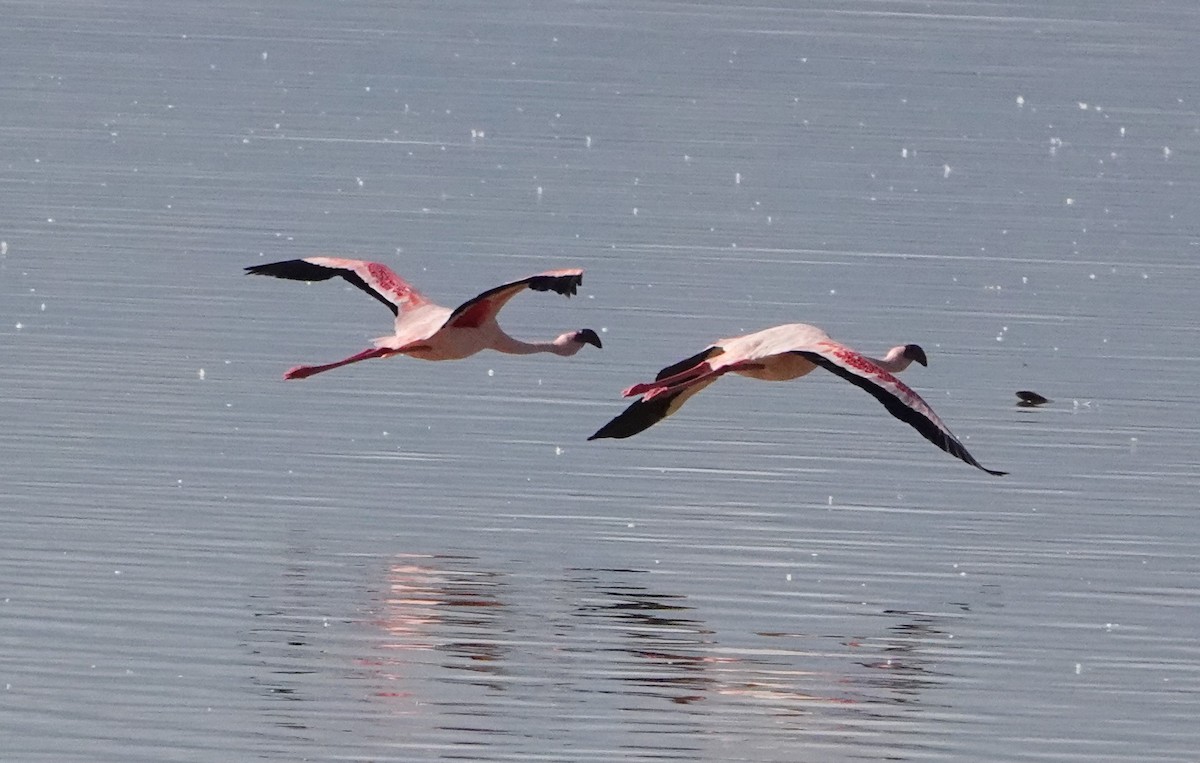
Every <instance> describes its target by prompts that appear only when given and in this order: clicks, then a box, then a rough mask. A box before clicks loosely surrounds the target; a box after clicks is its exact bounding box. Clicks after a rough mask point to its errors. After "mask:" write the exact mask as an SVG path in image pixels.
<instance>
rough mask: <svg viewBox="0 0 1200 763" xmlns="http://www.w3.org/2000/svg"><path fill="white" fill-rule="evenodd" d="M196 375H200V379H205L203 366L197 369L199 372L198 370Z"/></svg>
mask: <svg viewBox="0 0 1200 763" xmlns="http://www.w3.org/2000/svg"><path fill="white" fill-rule="evenodd" d="M196 376H199V377H200V381H204V376H205V374H204V369H203V368H201V369H200V370H199V371H197V372H196Z"/></svg>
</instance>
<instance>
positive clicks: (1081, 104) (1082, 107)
mask: <svg viewBox="0 0 1200 763" xmlns="http://www.w3.org/2000/svg"><path fill="white" fill-rule="evenodd" d="M1079 110H1080V111H1087V110H1088V105H1087V104H1086V103H1084V102H1083V101H1080V102H1079Z"/></svg>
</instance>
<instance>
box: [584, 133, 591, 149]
mask: <svg viewBox="0 0 1200 763" xmlns="http://www.w3.org/2000/svg"><path fill="white" fill-rule="evenodd" d="M583 146H584V148H591V147H592V136H591V135H584V136H583Z"/></svg>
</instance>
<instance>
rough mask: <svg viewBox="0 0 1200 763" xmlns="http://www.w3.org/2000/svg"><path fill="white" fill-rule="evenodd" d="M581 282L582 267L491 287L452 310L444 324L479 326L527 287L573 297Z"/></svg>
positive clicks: (461, 326) (550, 272) (464, 326)
mask: <svg viewBox="0 0 1200 763" xmlns="http://www.w3.org/2000/svg"><path fill="white" fill-rule="evenodd" d="M581 283H583V271H582V270H550V271H547V272H545V273H538V274H537V275H535V276H529V277H528V278H522V279H521V280H520V281H513V282H512V283H506V284H504V285H503V286H497V287H496V288H494V289H488V290H487V291H485V292H484V293H482V294H480V295H479V296H478V297H474V298H473V299H468V300H467V301H466V302H463V303H462V304H461V305H459V306H458V307H456V308H455V309H454V312H452V313H450V317H449V318H448V319H447V320H446V324H445V325H446V326H447V327H452V328H479V327H480V326H481V325H483V324H484V322H486V321H487V320H489V319H491V318H495V317H496V313H498V312H500V308H502V307H504V305H505V304H507V303H508V301H509V300H510V299H512V298H513V297H515V296H517V294H519V293H520V292H522V291H524V290H525V289H533V290H534V291H552V292H555V293H557V294H562V295H563V296H564V297H570V296H571V295H572V294H575V293H576V292H577V291H578V290H579V285H580V284H581Z"/></svg>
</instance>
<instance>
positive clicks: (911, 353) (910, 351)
mask: <svg viewBox="0 0 1200 763" xmlns="http://www.w3.org/2000/svg"><path fill="white" fill-rule="evenodd" d="M904 357H906V358H908V359H909V360H911V361H913V362H914V363H920V364H921V365H923V366H925V367H928V366H929V360H928V358H926V357H925V351H924V350H922V349H921V345H919V344H906V345H904Z"/></svg>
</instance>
